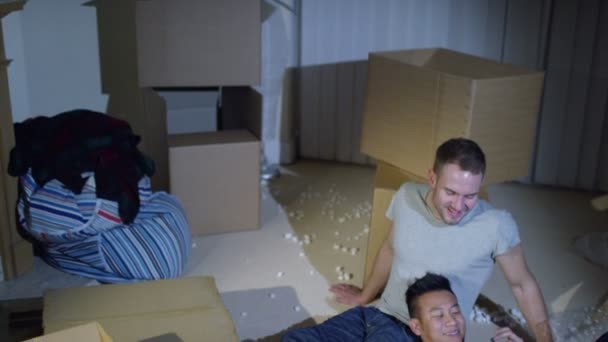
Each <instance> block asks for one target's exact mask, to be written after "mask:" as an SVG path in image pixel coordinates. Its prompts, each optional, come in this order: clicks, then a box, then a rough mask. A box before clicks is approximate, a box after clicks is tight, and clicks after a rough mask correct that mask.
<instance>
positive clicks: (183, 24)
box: [38, 0, 261, 341]
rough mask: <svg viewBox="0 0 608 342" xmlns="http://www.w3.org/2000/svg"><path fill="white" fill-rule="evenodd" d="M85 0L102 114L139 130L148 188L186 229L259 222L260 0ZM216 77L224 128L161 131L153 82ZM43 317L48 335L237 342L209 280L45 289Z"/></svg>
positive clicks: (188, 83) (204, 83) (210, 81)
mask: <svg viewBox="0 0 608 342" xmlns="http://www.w3.org/2000/svg"><path fill="white" fill-rule="evenodd" d="M93 4H94V5H95V6H96V7H97V14H98V25H99V42H100V61H101V71H102V83H103V89H104V92H105V93H107V94H109V95H110V96H109V97H110V100H109V105H108V113H109V114H111V115H115V116H118V117H121V118H123V119H126V120H127V121H129V122H130V123H131V126H132V127H133V129H134V131H135V132H136V133H137V134H139V135H141V136H142V144H143V145H142V148H143V150H144V152H146V153H148V154H149V155H151V156H152V157H153V158H154V159H155V160H156V162H157V172H159V174H158V175H157V177H156V178H153V179H152V182H153V187H154V188H155V189H157V190H169V191H170V192H171V193H172V194H173V195H175V196H176V197H178V198H179V199H180V200H181V202H182V204H183V205H184V208H185V210H186V214H187V216H188V220H189V223H190V226H191V232H192V234H193V235H200V234H209V233H219V232H229V231H236V230H245V229H257V228H259V225H260V141H259V138H258V137H259V133H260V129H259V122H260V120H259V118H258V117H257V116H259V115H260V113H261V101H260V99H259V96H257V93H255V91H254V90H252V89H251V88H250V87H249V86H251V85H255V84H259V81H260V58H261V56H260V51H261V44H260V41H261V3H260V1H251V0H222V1H216V0H145V1H144V0H129V1H125V0H102V1H96V2H93ZM225 86H232V87H234V88H231V89H227V90H226V91H225V92H224V93H225V95H226V96H224V97H223V99H222V103H223V104H224V105H223V108H224V109H225V110H224V111H223V113H222V114H223V117H222V118H218V119H219V120H220V122H222V123H223V124H222V126H223V128H224V129H225V130H220V131H217V132H206V133H194V134H186V135H176V136H168V135H167V125H166V108H165V104H164V101H163V100H162V98H161V97H160V96H159V95H158V94H157V93H156V90H158V89H159V88H161V89H166V88H176V87H177V88H188V87H197V88H200V87H213V88H217V87H225ZM227 101H230V103H228V102H227ZM249 111H252V113H250V112H249ZM256 125H257V127H256ZM235 128H248V129H235ZM229 129H230V130H229ZM256 134H257V135H258V136H256ZM89 322H97V323H98V324H99V325H100V326H101V327H102V328H99V326H98V325H96V324H88V323H89ZM83 324H84V325H83ZM43 325H44V332H45V333H47V334H51V335H52V336H51V335H49V336H47V337H48V338H49V339H48V340H49V341H50V340H52V338H53V336H57V339H59V340H82V341H101V340H103V341H106V340H108V336H106V335H105V333H104V332H103V330H104V329H105V331H107V335H109V337H111V338H113V339H114V340H115V341H139V340H144V339H145V340H148V339H149V340H159V341H161V340H163V341H165V340H166V341H174V340H175V341H177V340H180V341H200V340H205V341H237V340H238V336H237V335H236V332H235V329H234V325H233V322H232V320H231V318H230V315H229V313H228V311H227V310H226V309H225V307H224V305H223V303H222V300H221V297H220V296H219V293H218V290H217V287H216V285H215V281H214V280H213V278H211V277H186V278H182V279H174V280H160V281H151V282H141V283H137V284H120V285H103V286H94V287H84V288H74V289H62V290H54V291H49V292H47V293H46V294H45V296H44V308H43ZM79 325H80V327H79V328H77V329H74V330H65V329H69V328H71V327H75V326H79ZM53 333H55V334H57V335H53ZM38 340H39V341H47V339H45V337H40V338H39V339H38Z"/></svg>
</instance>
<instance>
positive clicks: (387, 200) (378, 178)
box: [363, 161, 488, 284]
mask: <svg viewBox="0 0 608 342" xmlns="http://www.w3.org/2000/svg"><path fill="white" fill-rule="evenodd" d="M407 182H417V183H428V181H427V178H425V177H420V176H418V175H414V174H412V173H410V172H407V171H405V170H401V169H399V168H397V167H395V166H392V165H389V164H387V163H384V162H381V161H379V162H378V166H377V167H376V174H375V175H374V194H373V203H372V215H371V219H370V224H369V238H368V240H367V255H366V257H365V275H364V277H363V279H364V280H363V282H364V284H365V283H367V280H368V278H369V276H370V275H371V273H372V270H373V268H374V263H375V261H376V256H377V255H378V251H379V250H380V247H381V246H382V243H383V242H384V240H385V239H386V237H387V235H388V232H389V230H390V229H391V227H392V224H393V222H392V221H390V220H389V219H388V218H386V210H387V209H388V206H389V205H390V204H391V200H392V199H393V195H394V194H395V193H396V192H397V190H399V188H400V187H401V185H402V184H403V183H407ZM480 197H481V198H484V199H486V200H487V198H488V194H487V191H486V189H485V188H484V187H482V188H481V190H480Z"/></svg>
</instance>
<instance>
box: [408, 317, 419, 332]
mask: <svg viewBox="0 0 608 342" xmlns="http://www.w3.org/2000/svg"><path fill="white" fill-rule="evenodd" d="M407 324H408V325H409V326H410V329H412V332H413V333H414V334H416V336H420V335H422V326H421V324H420V320H419V319H418V318H410V320H409V322H407Z"/></svg>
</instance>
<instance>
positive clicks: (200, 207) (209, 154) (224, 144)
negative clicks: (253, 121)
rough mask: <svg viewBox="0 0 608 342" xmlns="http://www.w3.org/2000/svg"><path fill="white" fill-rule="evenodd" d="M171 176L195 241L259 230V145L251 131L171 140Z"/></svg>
mask: <svg viewBox="0 0 608 342" xmlns="http://www.w3.org/2000/svg"><path fill="white" fill-rule="evenodd" d="M169 173H170V180H171V181H170V184H171V185H170V186H171V193H172V194H173V195H175V196H177V197H178V198H179V199H180V200H181V202H182V204H183V205H184V208H185V210H186V214H187V216H188V220H189V222H190V229H191V232H192V234H193V235H203V234H212V233H226V232H234V231H242V230H252V229H258V228H259V227H260V141H259V140H258V139H257V138H256V137H255V136H253V134H251V133H250V132H249V131H246V130H231V131H218V132H207V133H195V134H180V135H171V136H169Z"/></svg>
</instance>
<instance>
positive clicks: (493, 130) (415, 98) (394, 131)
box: [361, 49, 544, 184]
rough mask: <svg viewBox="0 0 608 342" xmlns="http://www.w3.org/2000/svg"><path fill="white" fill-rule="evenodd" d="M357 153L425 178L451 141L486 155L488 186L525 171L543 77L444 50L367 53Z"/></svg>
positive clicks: (528, 161) (528, 163)
mask: <svg viewBox="0 0 608 342" xmlns="http://www.w3.org/2000/svg"><path fill="white" fill-rule="evenodd" d="M368 75H369V76H368V83H367V94H366V100H365V101H366V102H365V109H364V118H363V130H362V141H361V151H362V152H364V153H366V154H368V155H370V156H372V157H374V158H376V159H378V160H382V161H385V162H387V163H390V164H392V165H395V166H397V167H399V168H401V169H404V170H407V171H409V172H411V173H413V174H415V175H417V176H422V177H424V176H426V172H427V169H428V167H429V165H431V164H432V162H433V160H434V155H435V150H436V148H437V147H438V146H439V145H440V144H441V143H442V142H444V141H445V140H447V139H449V138H452V137H468V138H470V139H473V140H475V141H476V142H477V143H478V144H479V145H480V146H481V148H482V149H483V150H484V152H485V153H486V157H487V162H488V169H487V174H486V177H485V183H486V184H490V183H495V182H501V181H504V180H513V179H517V178H520V177H524V176H527V175H528V174H529V166H530V162H531V157H532V152H533V148H534V139H535V135H536V123H537V117H538V111H539V106H540V100H541V93H542V87H543V79H544V74H543V73H542V72H538V71H533V70H528V69H524V68H519V67H516V66H512V65H507V64H501V63H498V62H494V61H491V60H488V59H484V58H480V57H475V56H472V55H467V54H463V53H459V52H455V51H450V50H446V49H417V50H405V51H393V52H383V53H371V54H370V58H369V73H368Z"/></svg>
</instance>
